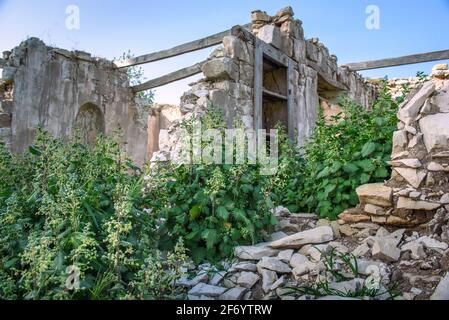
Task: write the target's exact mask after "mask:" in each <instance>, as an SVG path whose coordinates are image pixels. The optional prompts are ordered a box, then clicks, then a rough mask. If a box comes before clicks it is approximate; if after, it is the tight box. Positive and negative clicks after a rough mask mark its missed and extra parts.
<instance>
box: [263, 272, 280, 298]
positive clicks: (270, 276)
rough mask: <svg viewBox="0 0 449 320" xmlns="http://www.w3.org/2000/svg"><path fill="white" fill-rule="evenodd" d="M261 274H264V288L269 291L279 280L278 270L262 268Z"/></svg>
mask: <svg viewBox="0 0 449 320" xmlns="http://www.w3.org/2000/svg"><path fill="white" fill-rule="evenodd" d="M260 274H261V275H262V290H263V291H264V292H265V293H268V292H269V291H270V290H271V287H272V286H273V284H274V283H275V282H276V281H277V280H278V275H277V273H276V272H274V271H271V270H267V269H261V270H260Z"/></svg>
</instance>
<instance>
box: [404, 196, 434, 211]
mask: <svg viewBox="0 0 449 320" xmlns="http://www.w3.org/2000/svg"><path fill="white" fill-rule="evenodd" d="M439 207H441V204H439V203H432V202H427V201H415V200H413V199H410V198H406V197H399V199H398V203H397V208H398V209H408V210H424V211H433V210H436V209H438V208H439Z"/></svg>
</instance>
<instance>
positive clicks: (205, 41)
mask: <svg viewBox="0 0 449 320" xmlns="http://www.w3.org/2000/svg"><path fill="white" fill-rule="evenodd" d="M243 27H244V28H249V27H250V24H246V25H244V26H243ZM229 35H231V30H226V31H223V32H219V33H216V34H214V35H211V36H209V37H206V38H202V39H199V40H195V41H191V42H188V43H184V44H181V45H179V46H176V47H173V48H171V49H167V50H162V51H158V52H153V53H149V54H145V55H143V56H139V57H135V58H131V59H127V60H120V61H115V62H114V64H115V66H116V67H117V68H127V67H132V66H136V65H140V64H144V63H150V62H155V61H159V60H163V59H167V58H172V57H176V56H179V55H182V54H184V53H189V52H193V51H197V50H201V49H206V48H209V47H213V46H215V45H218V44H220V43H221V42H222V41H223V38H224V37H226V36H229Z"/></svg>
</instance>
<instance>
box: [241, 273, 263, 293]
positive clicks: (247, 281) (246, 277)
mask: <svg viewBox="0 0 449 320" xmlns="http://www.w3.org/2000/svg"><path fill="white" fill-rule="evenodd" d="M259 280H260V277H259V275H257V274H255V273H253V272H246V271H244V272H242V273H241V274H240V277H238V279H237V284H239V285H240V286H242V287H245V288H247V289H251V288H252V287H254V285H255V284H256V283H257V282H258V281H259Z"/></svg>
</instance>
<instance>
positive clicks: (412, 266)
mask: <svg viewBox="0 0 449 320" xmlns="http://www.w3.org/2000/svg"><path fill="white" fill-rule="evenodd" d="M276 215H277V216H278V218H279V220H280V224H279V225H280V226H281V225H282V226H283V227H279V231H277V232H276V233H274V234H272V235H271V236H270V237H269V238H268V241H267V242H265V243H260V244H258V245H255V246H241V247H237V248H236V249H235V253H234V255H235V258H236V260H234V261H232V262H223V263H222V265H223V266H224V268H222V269H221V270H220V269H217V268H216V267H213V266H212V265H210V264H204V265H201V266H199V267H198V268H196V269H195V270H191V272H192V271H194V272H195V274H196V275H195V277H193V278H190V279H188V278H184V279H182V280H181V281H179V282H178V286H182V287H186V288H188V298H189V299H190V300H210V299H218V300H252V299H255V300H260V299H282V300H305V299H306V300H310V299H328V300H329V299H332V300H337V299H350V298H348V296H349V295H351V296H352V295H353V294H354V293H356V292H361V289H362V288H363V287H366V288H372V287H370V285H372V284H373V281H374V284H375V285H377V287H375V288H376V289H377V290H378V293H377V294H376V295H375V296H374V297H373V296H372V297H367V296H363V295H362V296H359V297H357V298H352V299H365V300H366V299H377V300H382V299H389V298H393V297H394V298H396V299H407V300H412V299H429V298H430V299H449V290H448V286H447V282H449V276H446V277H443V275H444V274H445V273H446V272H447V271H449V264H448V263H447V262H448V259H449V250H448V242H447V241H448V239H446V240H445V241H446V242H444V241H440V240H439V239H438V237H437V236H435V235H434V234H431V233H428V234H424V233H422V234H420V233H418V232H417V231H406V230H405V229H398V230H394V231H391V232H390V231H388V230H387V229H385V228H383V227H381V226H379V225H376V224H373V223H360V222H359V223H354V224H353V225H352V226H351V228H353V229H355V230H358V232H357V233H356V234H353V235H351V236H346V235H345V229H346V226H347V225H346V224H339V223H338V222H334V223H332V222H330V221H328V220H318V218H317V217H316V216H314V215H310V214H290V213H288V210H287V209H285V208H277V209H276ZM440 222H441V221H440ZM447 222H448V220H447V219H446V220H445V221H444V223H446V224H447ZM292 225H298V228H305V230H304V231H300V232H293V231H292ZM330 252H334V255H333V259H335V264H334V265H333V266H332V268H330V265H329V260H328V258H329V254H330ZM342 255H343V256H344V257H349V258H350V260H351V261H352V263H353V265H354V266H357V272H356V273H351V272H350V270H349V269H348V268H347V267H348V265H345V263H344V262H343V261H342V259H341V257H342ZM331 269H332V271H333V272H335V271H339V272H340V273H341V274H344V275H345V279H337V278H336V277H335V275H334V273H333V272H330V271H331ZM317 283H327V284H328V287H329V290H327V291H323V292H322V294H320V295H319V296H311V295H308V294H306V293H304V291H298V290H295V288H296V289H298V288H305V287H307V288H312V287H317V286H316V285H317ZM393 285H397V288H395V290H396V291H395V292H394V294H393V292H390V291H389V289H387V288H390V287H391V286H393Z"/></svg>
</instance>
